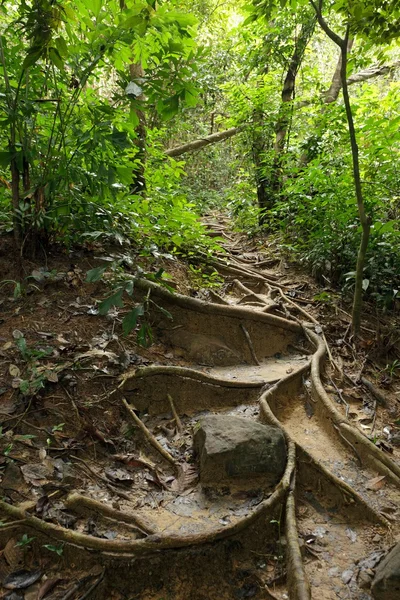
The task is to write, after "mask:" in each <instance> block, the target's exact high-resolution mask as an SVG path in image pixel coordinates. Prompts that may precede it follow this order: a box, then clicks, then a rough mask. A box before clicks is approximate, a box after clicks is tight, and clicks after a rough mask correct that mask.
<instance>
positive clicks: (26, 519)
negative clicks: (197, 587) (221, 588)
mask: <svg viewBox="0 0 400 600" xmlns="http://www.w3.org/2000/svg"><path fill="white" fill-rule="evenodd" d="M294 468H295V446H294V444H292V443H289V448H288V460H287V464H286V469H285V473H284V475H283V477H282V479H281V481H280V482H279V484H278V485H277V487H276V488H275V490H274V492H273V493H272V495H271V496H270V497H269V498H267V499H266V500H263V501H262V502H261V503H260V504H259V505H258V506H257V507H256V508H255V509H254V510H253V511H252V512H251V513H250V514H248V515H246V516H245V517H243V518H241V519H239V520H238V521H236V522H235V523H233V524H229V525H227V526H225V527H219V528H217V529H214V530H212V531H209V532H206V533H194V534H188V535H177V534H160V535H156V534H155V535H149V536H148V537H147V538H143V539H136V540H131V541H119V540H106V539H102V538H96V537H94V536H91V535H87V534H84V533H79V532H77V531H73V530H71V529H66V528H65V527H61V526H60V525H54V524H53V523H49V522H47V521H42V520H41V519H38V518H37V517H34V516H31V515H29V514H28V513H26V511H25V509H24V508H23V507H18V506H12V505H11V504H7V503H6V502H4V501H0V514H2V515H7V516H9V517H12V518H13V519H19V520H23V526H24V528H25V527H26V528H30V529H33V530H35V531H38V532H40V533H43V534H44V535H48V536H49V537H51V538H53V539H56V540H58V541H62V542H65V543H67V544H73V545H75V546H80V547H83V548H87V549H93V550H98V551H100V552H105V553H115V554H118V555H120V554H124V555H130V556H131V557H136V556H140V555H143V554H147V553H154V552H159V551H160V550H167V549H172V548H184V547H188V546H193V545H197V544H207V543H211V542H215V541H218V540H222V539H226V538H228V537H231V536H233V535H235V534H237V533H240V532H241V531H243V530H244V529H246V528H247V527H248V526H249V525H251V524H252V523H254V522H255V521H257V520H258V519H260V518H261V517H265V515H267V514H268V513H270V512H271V511H272V510H273V509H274V507H275V506H276V505H278V504H280V503H281V502H282V501H283V499H284V498H285V497H286V495H287V493H288V490H289V487H290V481H291V479H292V476H293V472H294Z"/></svg>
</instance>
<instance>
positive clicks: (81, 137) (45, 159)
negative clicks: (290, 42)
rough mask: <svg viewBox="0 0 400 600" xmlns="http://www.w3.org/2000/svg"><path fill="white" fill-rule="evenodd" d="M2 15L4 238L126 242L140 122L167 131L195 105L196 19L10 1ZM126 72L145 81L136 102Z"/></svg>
mask: <svg viewBox="0 0 400 600" xmlns="http://www.w3.org/2000/svg"><path fill="white" fill-rule="evenodd" d="M0 11H1V12H2V13H3V16H4V20H5V23H6V27H5V29H4V31H3V35H2V36H1V38H0V41H1V45H0V62H1V63H2V70H3V71H4V79H2V83H1V84H0V104H1V108H2V110H3V111H4V114H5V119H3V121H2V125H3V128H2V132H0V175H1V176H2V181H3V183H4V182H5V188H4V189H1V190H0V205H1V207H2V209H3V211H4V212H5V214H6V215H7V216H6V222H5V225H6V227H7V229H8V230H9V229H10V228H11V227H12V226H13V227H14V230H16V229H20V230H21V240H22V239H23V240H24V241H23V242H22V243H24V244H29V240H30V238H32V237H33V238H35V239H36V241H37V238H39V241H40V242H41V243H42V244H45V243H48V242H52V241H62V242H63V243H67V244H73V243H76V242H77V241H81V240H82V236H84V237H87V236H90V235H93V234H95V233H96V232H101V233H102V234H103V233H104V234H105V235H108V236H109V237H110V238H111V237H112V235H115V233H116V232H117V233H118V232H119V233H120V234H121V233H122V234H123V235H131V234H132V228H131V227H130V223H129V216H128V214H127V212H126V211H124V210H123V208H124V207H126V204H127V202H129V195H130V186H131V184H132V180H133V172H134V171H135V169H137V167H138V165H139V163H140V160H141V158H140V155H139V152H138V146H137V142H136V141H137V138H138V132H137V125H138V123H139V117H138V111H144V112H146V113H148V114H152V115H153V116H154V115H157V116H158V118H161V119H162V120H167V119H170V118H171V117H173V116H174V115H175V114H177V112H178V111H179V110H180V109H181V106H182V105H184V104H187V105H189V106H190V105H193V104H194V103H195V102H196V98H197V94H198V90H197V88H196V87H195V86H194V84H193V79H194V73H195V69H196V61H197V56H198V54H199V50H198V49H197V47H196V44H195V41H194V35H195V29H196V19H195V18H194V17H193V16H192V15H190V14H186V13H181V12H179V10H177V9H176V7H175V3H174V2H170V3H164V4H160V5H157V6H156V7H155V5H154V3H152V2H150V1H149V2H147V0H126V1H125V2H124V8H123V9H121V7H120V3H119V2H117V1H116V0H107V1H100V0H99V1H97V2H95V3H93V2H92V1H89V0H73V1H72V2H68V3H66V2H61V1H51V2H49V1H48V0H37V1H35V2H33V3H31V4H29V3H26V2H20V3H19V4H17V5H15V3H11V2H7V1H6V2H3V3H2V5H1V7H0ZM132 63H135V64H140V65H141V67H142V68H143V69H144V70H145V75H144V77H143V78H142V79H140V81H139V80H137V83H135V85H136V88H137V89H140V90H141V93H142V97H143V98H144V99H141V100H138V98H137V97H136V96H135V95H134V94H132V93H130V92H129V84H130V81H131V75H130V72H129V68H128V67H129V65H130V64H132ZM107 79H110V80H111V81H110V83H108V82H107ZM10 169H11V171H12V178H13V182H14V183H13V185H14V187H13V190H12V189H11V188H12V185H10V183H9V181H10ZM161 170H162V169H161V167H160V171H161ZM167 176H168V172H166V173H165V177H167ZM15 185H16V186H17V188H19V189H17V191H16V192H15ZM11 200H12V203H11ZM121 207H122V210H121ZM12 224H13V225H12ZM189 244H190V241H189Z"/></svg>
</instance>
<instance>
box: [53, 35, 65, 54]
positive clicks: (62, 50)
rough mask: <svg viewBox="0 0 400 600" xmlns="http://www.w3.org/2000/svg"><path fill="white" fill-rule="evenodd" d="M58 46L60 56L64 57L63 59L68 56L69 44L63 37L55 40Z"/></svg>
mask: <svg viewBox="0 0 400 600" xmlns="http://www.w3.org/2000/svg"><path fill="white" fill-rule="evenodd" d="M54 42H55V44H56V46H57V50H58V52H59V54H60V56H62V57H63V58H65V57H67V56H68V46H67V42H66V41H65V40H64V38H62V37H58V38H56V39H55V40H54Z"/></svg>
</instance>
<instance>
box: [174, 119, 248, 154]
mask: <svg viewBox="0 0 400 600" xmlns="http://www.w3.org/2000/svg"><path fill="white" fill-rule="evenodd" d="M242 129H243V126H241V127H231V128H230V129H226V130H225V131H219V132H218V133H212V134H211V135H207V136H206V137H204V138H200V139H198V140H194V141H193V142H188V143H187V144H183V145H182V146H176V147H175V148H170V149H169V150H166V151H165V154H166V155H167V156H173V157H175V156H180V155H181V154H186V152H193V150H200V148H204V146H208V145H209V144H215V143H216V142H222V141H223V140H227V139H228V138H230V137H232V136H234V135H236V134H237V133H239V132H240V131H242Z"/></svg>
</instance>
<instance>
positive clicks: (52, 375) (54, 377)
mask: <svg viewBox="0 0 400 600" xmlns="http://www.w3.org/2000/svg"><path fill="white" fill-rule="evenodd" d="M46 379H47V381H50V382H51V383H57V381H58V375H57V373H56V372H55V371H49V372H48V374H47V375H46Z"/></svg>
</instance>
